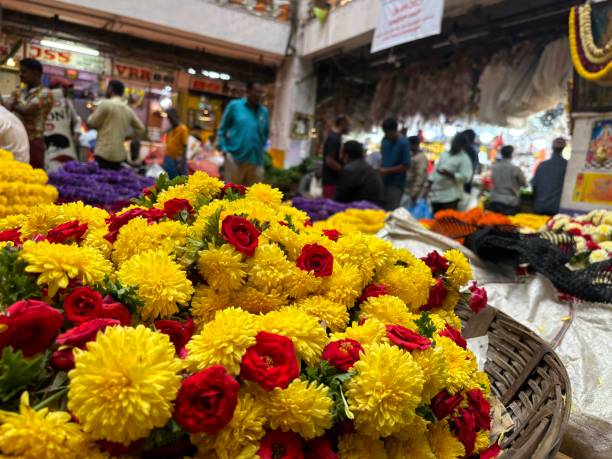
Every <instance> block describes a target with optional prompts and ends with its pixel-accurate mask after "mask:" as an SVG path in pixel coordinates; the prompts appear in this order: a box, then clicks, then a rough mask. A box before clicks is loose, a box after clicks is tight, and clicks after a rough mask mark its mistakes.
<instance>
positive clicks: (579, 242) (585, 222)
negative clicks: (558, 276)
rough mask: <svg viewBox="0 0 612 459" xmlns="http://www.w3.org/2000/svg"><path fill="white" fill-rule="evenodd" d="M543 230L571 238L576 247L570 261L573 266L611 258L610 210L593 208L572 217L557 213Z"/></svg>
mask: <svg viewBox="0 0 612 459" xmlns="http://www.w3.org/2000/svg"><path fill="white" fill-rule="evenodd" d="M543 231H549V232H552V233H554V234H564V235H567V236H569V237H570V238H571V240H572V241H573V244H574V245H575V248H576V250H575V254H574V257H573V258H572V260H571V262H570V264H571V266H572V267H574V268H583V267H585V266H588V265H590V264H593V263H599V262H602V261H605V260H609V259H610V258H612V211H609V210H593V211H591V212H589V213H588V214H586V215H582V216H579V217H574V218H572V217H570V216H569V215H564V214H558V215H555V216H554V217H552V218H551V219H550V220H549V221H548V223H547V225H546V227H545V228H544V229H543Z"/></svg>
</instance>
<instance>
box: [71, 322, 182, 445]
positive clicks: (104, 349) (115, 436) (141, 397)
mask: <svg viewBox="0 0 612 459" xmlns="http://www.w3.org/2000/svg"><path fill="white" fill-rule="evenodd" d="M74 354H75V356H74V357H75V368H74V370H71V371H70V373H68V376H69V378H70V385H69V390H68V409H69V410H70V411H71V412H72V413H74V415H75V416H76V417H77V418H78V419H79V422H80V423H81V424H82V426H83V430H85V432H88V433H89V434H90V436H91V438H93V439H95V440H101V439H104V440H109V441H114V442H118V443H122V444H124V445H127V444H129V443H130V442H132V441H134V440H138V439H139V438H144V437H146V436H147V435H148V434H149V432H150V431H151V430H152V429H154V428H156V427H161V426H163V425H164V424H166V422H168V420H169V419H170V418H171V417H172V409H173V408H172V401H173V400H174V399H175V398H176V394H177V392H178V389H179V387H180V386H181V377H180V376H179V375H178V374H177V373H178V372H180V371H181V369H182V367H183V363H182V361H181V360H179V359H177V358H176V357H175V349H174V346H173V344H172V342H171V341H170V338H169V337H168V335H164V334H163V333H156V332H154V331H152V330H150V329H148V328H146V327H145V326H144V325H139V326H138V327H137V328H131V327H108V328H107V329H106V330H105V331H104V332H103V333H99V334H98V337H97V339H96V341H92V342H90V343H88V344H87V351H82V350H79V349H75V352H74Z"/></svg>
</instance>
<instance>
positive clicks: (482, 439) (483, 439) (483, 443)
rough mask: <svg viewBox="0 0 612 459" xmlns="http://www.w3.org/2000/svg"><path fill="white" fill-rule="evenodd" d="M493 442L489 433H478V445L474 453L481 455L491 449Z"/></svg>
mask: <svg viewBox="0 0 612 459" xmlns="http://www.w3.org/2000/svg"><path fill="white" fill-rule="evenodd" d="M490 444H491V441H490V440H489V431H488V430H481V431H480V432H478V433H476V444H475V445H474V452H475V453H480V452H481V451H484V450H485V449H487V448H488V447H489V445H490Z"/></svg>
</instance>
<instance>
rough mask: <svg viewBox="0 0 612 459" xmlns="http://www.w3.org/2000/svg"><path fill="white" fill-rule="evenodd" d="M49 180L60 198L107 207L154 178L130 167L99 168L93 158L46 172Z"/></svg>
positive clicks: (123, 203)
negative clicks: (140, 173)
mask: <svg viewBox="0 0 612 459" xmlns="http://www.w3.org/2000/svg"><path fill="white" fill-rule="evenodd" d="M49 181H50V183H51V184H52V185H54V186H55V187H56V188H57V189H58V191H59V195H60V200H61V201H62V202H74V201H82V202H84V203H85V204H91V205H93V206H100V207H104V208H107V209H108V210H119V209H121V208H122V207H124V206H126V205H127V204H128V203H129V201H130V199H132V198H135V197H137V196H139V195H140V194H141V193H142V190H143V189H145V188H146V187H149V186H151V185H152V184H153V182H154V181H153V180H152V179H150V178H148V177H143V176H141V175H138V174H137V173H136V172H134V171H133V170H132V169H129V168H124V169H119V170H116V171H115V170H110V169H101V168H100V167H99V166H98V164H97V163H95V162H88V163H79V162H76V161H73V162H70V163H67V164H66V165H64V166H63V167H62V168H61V169H59V170H58V171H56V172H52V173H51V174H49Z"/></svg>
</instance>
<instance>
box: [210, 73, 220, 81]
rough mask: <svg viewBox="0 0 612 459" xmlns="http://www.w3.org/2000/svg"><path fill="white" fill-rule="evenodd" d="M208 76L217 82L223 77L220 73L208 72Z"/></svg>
mask: <svg viewBox="0 0 612 459" xmlns="http://www.w3.org/2000/svg"><path fill="white" fill-rule="evenodd" d="M208 76H209V77H210V78H213V79H215V80H217V79H219V78H220V77H221V75H219V73H218V72H208Z"/></svg>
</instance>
